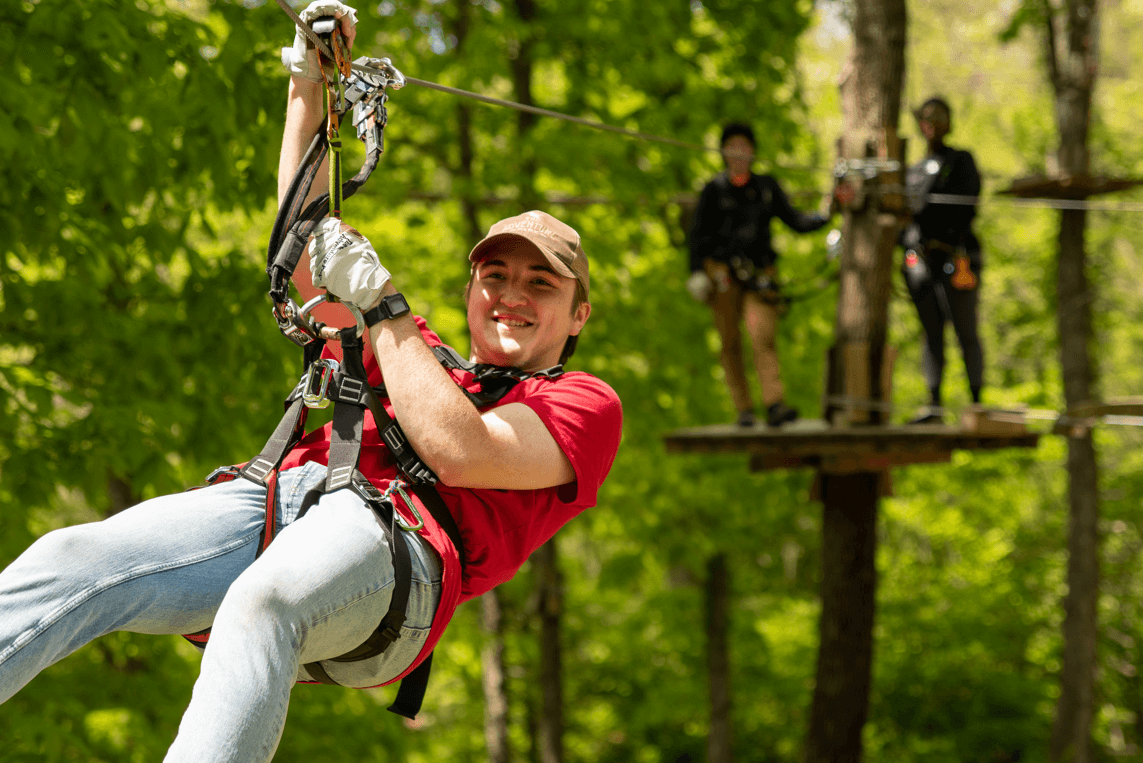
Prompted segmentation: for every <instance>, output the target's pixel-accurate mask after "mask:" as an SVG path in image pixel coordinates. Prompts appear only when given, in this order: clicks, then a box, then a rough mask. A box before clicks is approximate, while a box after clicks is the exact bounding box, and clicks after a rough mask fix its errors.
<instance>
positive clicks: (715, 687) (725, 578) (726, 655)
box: [706, 553, 731, 763]
mask: <svg viewBox="0 0 1143 763" xmlns="http://www.w3.org/2000/svg"><path fill="white" fill-rule="evenodd" d="M706 571H707V578H706V664H707V672H708V673H709V675H710V736H708V737H707V742H706V757H707V763H730V760H731V727H730V572H729V571H728V570H727V567H726V554H722V553H720V554H715V555H714V556H712V557H711V558H710V559H709V560H708V562H707V565H706Z"/></svg>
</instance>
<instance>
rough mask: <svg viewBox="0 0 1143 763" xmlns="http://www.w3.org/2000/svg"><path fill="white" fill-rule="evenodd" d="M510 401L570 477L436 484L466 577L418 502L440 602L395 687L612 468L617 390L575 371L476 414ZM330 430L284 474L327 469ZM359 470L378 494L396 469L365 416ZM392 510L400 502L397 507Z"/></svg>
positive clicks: (618, 418)
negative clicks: (532, 416)
mask: <svg viewBox="0 0 1143 763" xmlns="http://www.w3.org/2000/svg"><path fill="white" fill-rule="evenodd" d="M416 321H417V326H418V327H419V328H420V329H421V334H422V336H424V338H425V341H426V342H427V343H428V344H429V346H430V347H432V346H436V345H439V344H442V342H441V340H440V337H438V336H437V335H436V334H435V333H434V332H433V331H432V330H430V329H429V328H428V327H427V325H426V324H425V321H424V319H423V318H421V317H420V316H417V318H416ZM328 352H329V350H328V349H327V350H326V353H328ZM366 370H367V371H368V373H369V382H370V384H372V385H374V386H377V385H379V384H380V383H381V371H380V369H379V368H378V366H377V363H376V361H375V360H374V359H373V358H372V357H370V358H369V359H368V360H367V361H366ZM449 373H450V374H451V375H452V376H453V378H454V379H455V380H456V381H457V382H458V383H460V384H461V385H463V386H464V387H465V388H467V389H469V390H473V391H475V390H478V389H479V384H477V383H475V382H474V381H473V377H472V374H469V373H466V372H463V371H458V370H452V371H450V372H449ZM382 403H383V404H384V406H385V409H386V410H387V411H388V412H389V415H392V414H393V407H392V404H391V403H390V402H389V400H388V399H384V400H382ZM509 403H523V404H524V405H527V406H528V407H529V408H531V409H532V410H533V411H535V412H536V414H537V415H538V416H539V417H540V420H541V421H543V422H544V425H545V426H546V427H547V428H548V431H549V432H550V433H551V435H552V437H553V438H555V441H556V443H557V444H558V445H559V446H560V449H561V450H563V452H564V454H565V455H566V456H567V457H568V460H569V461H570V462H571V465H572V468H573V469H574V470H575V475H576V479H575V481H574V482H571V483H569V484H567V485H561V486H558V487H550V488H544V489H542V490H493V489H471V488H457V487H451V486H449V485H445V484H443V483H437V492H439V493H440V496H441V498H442V499H443V500H444V503H445V505H446V506H448V508H449V511H450V512H451V513H452V516H453V518H454V519H455V520H456V523H457V526H458V527H459V528H460V535H461V538H462V540H463V543H464V549H465V555H466V566H465V569H464V574H463V575H462V574H461V569H460V557H459V555H458V554H457V551H456V549H455V548H453V545H452V542H451V541H450V540H449V537H448V535H447V534H446V533H445V531H444V530H443V529H442V528H441V527H440V525H438V524H437V523H436V521H435V520H434V519H433V517H432V515H431V514H430V513H429V512H428V510H427V509H425V508H424V507H423V506H421V505H420V502H419V501H417V503H418V508H419V510H420V513H421V517H422V518H423V519H424V521H425V527H424V528H423V529H422V530H420V531H419V534H420V535H421V536H423V537H424V538H425V540H427V541H428V542H429V544H430V545H431V546H432V547H433V548H434V549H436V551H437V553H438V554H440V556H441V559H442V561H443V565H442V566H443V576H442V581H441V600H440V604H439V606H438V607H437V612H436V616H435V617H434V618H433V625H432V629H431V631H430V633H429V637H428V639H427V640H426V642H425V646H424V649H422V650H421V653H420V655H418V657H417V659H416V660H415V661H414V662H413V664H412V665H410V666H409V668H408V670H406V671H405V673H402V674H401V676H398V678H396V679H393V680H399V679H400V678H403V677H404V675H405V674H407V673H408V672H409V671H411V670H412V669H413V668H415V667H416V666H417V665H418V664H420V662H421V661H423V660H424V658H425V657H427V656H428V654H429V652H431V651H432V650H433V647H434V646H435V645H436V643H437V641H438V640H439V639H440V636H441V634H442V633H443V632H444V629H445V626H446V625H448V622H449V620H451V619H452V615H453V612H454V611H455V610H456V607H457V606H458V605H459V604H460V603H461V602H464V601H467V600H469V599H471V598H473V597H476V596H479V595H480V594H482V593H484V592H485V591H488V590H490V589H492V588H494V587H495V586H497V585H499V584H500V583H503V582H504V581H506V580H509V579H510V578H511V577H512V576H513V575H515V574H516V571H517V570H518V569H520V567H521V566H522V565H523V564H524V562H525V561H527V559H528V557H529V556H530V555H531V554H532V552H533V551H535V550H536V549H537V548H539V547H540V546H542V545H543V544H544V543H546V542H547V541H548V540H549V539H550V538H551V537H552V536H553V535H555V533H556V531H557V530H559V529H560V528H561V527H563V526H564V525H565V524H567V523H568V522H569V521H570V520H571V519H572V518H573V517H575V516H576V515H577V514H579V513H580V512H581V511H583V510H584V509H587V508H590V507H592V506H594V505H595V501H596V495H597V494H598V491H599V486H600V485H601V484H603V479H604V478H605V477H606V476H607V472H608V471H609V470H610V469H611V464H612V462H613V461H614V460H615V454H616V451H617V450H618V449H619V439H620V435H621V433H622V428H623V411H622V408H621V406H620V402H619V397H618V396H617V395H616V394H615V391H614V390H613V389H611V387H609V386H608V385H607V384H606V383H605V382H603V381H601V380H600V379H597V378H596V377H594V376H592V375H590V374H585V373H580V372H575V371H571V372H568V373H565V374H563V375H562V376H560V377H559V378H557V379H545V378H536V379H527V380H525V381H522V382H520V383H519V384H517V385H516V386H515V387H513V388H512V389H511V390H510V391H509V392H508V394H507V395H505V396H504V397H503V398H502V399H501V400H500V401H499V402H497V403H495V404H493V405H491V406H488V407H487V408H484V409H482V410H490V409H492V408H496V407H498V406H501V405H508V404H509ZM330 429H331V425H329V424H327V425H326V426H324V427H322V428H320V429H316V430H314V431H313V432H310V433H309V434H308V435H306V436H305V437H304V438H303V439H302V440H301V442H299V443H298V445H297V446H296V447H295V448H294V449H293V450H292V451H291V452H290V453H289V454H288V455H287V456H286V458H285V461H283V463H282V469H283V470H285V469H290V468H293V467H295V466H300V465H302V464H304V463H307V462H309V461H317V462H319V463H322V464H327V463H328V462H329V441H330ZM358 468H359V469H360V470H361V472H362V474H364V475H365V476H366V477H367V478H368V479H369V481H370V482H372V483H373V484H374V485H376V486H377V487H378V488H380V489H381V490H384V489H386V488H387V487H388V486H389V483H390V482H391V481H392V480H394V479H395V478H396V477H397V467H396V464H395V462H394V460H393V458H392V456H391V454H390V453H389V450H388V448H387V447H386V446H385V444H384V442H382V440H381V436H380V434H378V432H377V426H376V424H375V423H374V422H373V416H372V415H371V414H369V413H368V412H366V416H365V428H364V432H363V434H362V445H361V458H360V460H359V462H358ZM410 496H411V497H412V493H410ZM414 500H416V498H415V497H414ZM397 503H398V504H401V502H400V501H398V502H397ZM399 510H400V512H401V514H402V516H404V518H405V519H406V520H407V521H409V522H410V523H412V519H413V518H412V516H411V515H410V514H409V513H408V512H407V511H406V510H405V507H404V506H403V505H399Z"/></svg>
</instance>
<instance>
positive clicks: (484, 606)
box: [480, 588, 511, 763]
mask: <svg viewBox="0 0 1143 763" xmlns="http://www.w3.org/2000/svg"><path fill="white" fill-rule="evenodd" d="M480 611H481V615H482V618H483V621H484V636H485V642H484V649H483V650H482V651H481V653H480V667H481V675H482V678H483V684H484V745H485V747H486V748H487V751H488V757H487V760H488V763H508V760H509V759H510V758H511V748H510V747H509V745H508V694H507V691H506V690H505V682H504V634H503V632H502V617H501V613H500V595H499V594H498V593H496V589H495V588H494V589H492V590H491V591H489V592H488V593H486V594H484V595H483V596H481V597H480Z"/></svg>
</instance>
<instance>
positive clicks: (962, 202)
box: [275, 0, 1143, 212]
mask: <svg viewBox="0 0 1143 763" xmlns="http://www.w3.org/2000/svg"><path fill="white" fill-rule="evenodd" d="M275 1H276V2H277V3H278V5H279V6H280V7H281V9H282V10H283V11H285V13H286V15H288V16H289V17H290V19H291V20H293V22H294V25H295V26H297V27H298V28H299V29H300V30H302V33H303V34H305V35H306V37H307V38H308V39H309V40H310V41H311V42H313V43H314V45H315V46H316V47H317V48H318V50H320V51H322V53H323V54H325V55H326V57H327V58H330V59H332V58H333V53H332V52H331V51H330V50H329V48H328V47H327V46H326V44H325V43H324V42H322V40H321V39H320V38H319V37H318V36H317V35H316V34H315V33H314V31H313V30H312V29H311V28H310V26H309V25H308V24H306V23H305V22H304V21H302V19H301V17H300V16H298V14H297V13H296V12H295V11H294V9H293V8H291V7H290V6H289V4H288V3H287V2H286V0H275ZM352 67H353V69H354V70H355V71H358V72H361V73H363V74H371V75H374V76H377V75H381V76H384V72H380V71H378V70H376V69H374V68H372V67H369V66H362V65H361V64H357V63H354V64H352ZM405 81H406V82H408V83H409V84H412V85H417V86H419V87H423V88H427V89H429V90H436V91H438V92H441V93H446V94H448V95H455V96H458V97H461V98H468V99H471V100H474V101H478V102H480V103H483V104H486V105H488V106H498V107H501V108H507V109H515V110H516V111H523V112H526V113H529V114H535V115H537V116H541V117H548V118H550V119H559V120H563V121H565V122H571V123H572V124H577V125H581V126H583V127H588V128H591V129H593V130H601V131H604V132H610V133H614V134H616V135H621V136H623V137H625V138H631V139H632V140H641V141H645V142H649V143H661V144H664V145H668V146H674V147H675V148H683V149H687V150H689V151H701V152H704V153H715V154H721V153H722V149H720V148H715V147H713V146H704V145H702V144H701V143H692V142H689V141H684V140H678V139H677V138H668V137H666V136H663V135H655V134H654V133H648V132H641V131H639V130H631V129H628V128H626V127H616V126H614V125H609V124H607V123H605V122H601V121H599V120H595V119H586V118H584V117H577V116H573V115H571V114H564V113H563V112H560V111H554V110H552V109H545V108H541V107H539V106H531V105H528V104H524V103H518V102H516V101H510V100H507V99H504V98H496V97H493V96H490V95H482V94H481V93H475V92H472V91H471V90H463V89H461V88H458V87H451V86H449V85H441V84H439V83H436V82H430V81H429V80H423V79H418V78H416V77H410V76H408V75H405ZM848 164H849V165H852V166H851V169H852V170H853V171H856V172H861V171H862V167H861V164H862V161H861V160H859V159H856V160H855V159H851V160H848ZM781 169H784V170H790V171H797V172H827V171H828V172H830V173H831V174H833V173H835V172H836V169H837V165H835V166H834V167H808V166H799V165H781ZM896 169H897V170H899V169H900V168H899V167H898V168H896ZM823 195H824V194H823ZM928 198H929V201H931V202H932V203H934V204H948V205H957V206H977V205H979V204H981V203H983V202H984V201H986V200H987V201H988V202H989V203H992V204H997V205H999V206H1010V207H1029V208H1042V209H1061V210H1065V209H1085V210H1089V211H1097V212H1143V202H1131V201H1125V202H1098V201H1097V202H1093V201H1087V200H1075V199H1048V198H1028V199H1014V198H1013V199H1008V198H1002V197H998V196H989V197H984V196H961V195H957V194H944V193H934V194H929V197H928Z"/></svg>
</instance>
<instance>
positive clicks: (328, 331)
mask: <svg viewBox="0 0 1143 763" xmlns="http://www.w3.org/2000/svg"><path fill="white" fill-rule="evenodd" d="M323 302H329V303H338V302H340V303H341V304H342V305H345V307H346V309H347V310H349V312H350V314H351V315H352V316H353V319H354V320H355V321H357V336H361V335H362V334H364V333H365V316H364V315H362V314H361V311H360V310H358V309H357V307H356V306H355V305H353V304H350V303H349V302H342V301H341V300H340V299H338V298H337V297H335V296H333V295H332V294H330V293H329V292H326V293H325V294H319V295H317V296H316V297H314V298H313V299H311V300H310V301H309V302H307V303H305V304H304V305H302V307H301V309H300V310H298V317H299V318H300V319H301V320H303V321H304V322H305V323H306V325H307V326H311V327H314V323H313V321H311V320H310V317H309V315H310V312H311V311H312V310H313V309H314V308H315V307H317V306H318V305H320V304H322V303H323ZM313 330H314V331H315V333H318V332H317V329H316V327H315V328H314V329H313ZM320 336H321V338H322V339H325V340H327V341H334V342H336V341H337V340H338V338H339V336H340V333H339V330H338V329H335V328H334V327H332V326H326V325H322V327H321V330H320Z"/></svg>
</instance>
